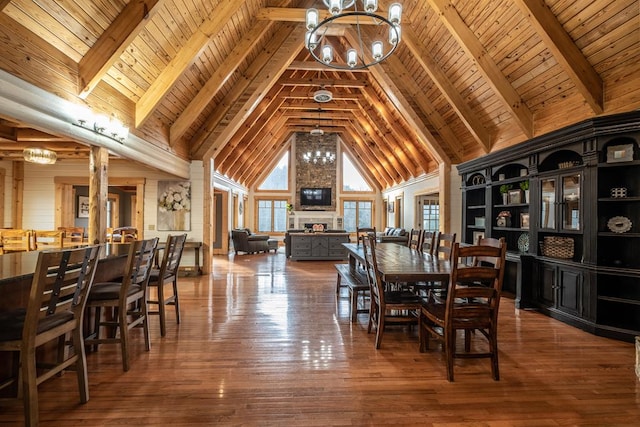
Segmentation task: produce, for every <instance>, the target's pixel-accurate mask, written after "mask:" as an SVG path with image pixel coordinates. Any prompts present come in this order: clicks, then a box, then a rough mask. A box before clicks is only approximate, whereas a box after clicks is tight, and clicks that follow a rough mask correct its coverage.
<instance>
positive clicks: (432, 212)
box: [422, 198, 440, 231]
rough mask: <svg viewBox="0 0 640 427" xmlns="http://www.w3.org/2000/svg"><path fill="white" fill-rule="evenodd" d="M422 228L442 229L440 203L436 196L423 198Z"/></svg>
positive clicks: (427, 229)
mask: <svg viewBox="0 0 640 427" xmlns="http://www.w3.org/2000/svg"><path fill="white" fill-rule="evenodd" d="M422 229H423V230H425V231H438V230H439V229H440V204H439V202H438V199H436V198H423V199H422Z"/></svg>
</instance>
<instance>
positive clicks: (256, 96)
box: [205, 26, 305, 157]
mask: <svg viewBox="0 0 640 427" xmlns="http://www.w3.org/2000/svg"><path fill="white" fill-rule="evenodd" d="M304 32H305V29H304V27H302V26H298V27H297V28H294V29H293V31H291V33H290V36H289V37H288V38H287V39H286V40H285V42H284V43H282V45H281V46H280V48H279V49H277V50H276V51H275V52H273V54H272V55H271V56H270V58H269V60H268V61H267V64H266V65H265V66H264V68H263V69H262V70H261V71H260V73H259V74H258V75H257V76H256V78H255V79H253V81H252V82H251V84H250V85H249V87H248V88H247V91H246V92H245V94H244V95H243V96H242V97H241V98H240V100H238V101H237V102H236V103H235V104H236V105H235V106H234V109H233V110H234V112H233V115H232V117H231V119H230V120H229V121H228V122H227V123H225V124H224V125H221V126H218V127H217V128H216V129H214V131H213V132H212V133H211V134H210V135H209V137H208V138H207V142H208V144H206V145H208V147H207V151H206V154H205V157H209V156H213V155H214V153H215V151H217V150H220V149H221V148H222V147H224V146H225V145H226V144H227V142H228V141H229V139H230V138H231V136H232V135H233V134H234V133H235V132H236V131H237V129H238V128H239V127H240V126H241V125H242V123H243V122H244V120H245V119H246V118H247V117H248V116H249V115H250V114H251V112H252V111H253V110H254V109H255V107H256V106H257V105H258V103H259V102H260V101H261V100H262V98H263V97H264V95H265V94H266V93H267V92H268V90H269V89H270V88H271V86H273V85H274V84H275V83H276V82H277V81H278V78H279V77H280V75H281V74H282V73H283V72H284V70H285V69H286V67H287V65H289V63H290V62H291V61H293V59H294V58H295V57H296V56H297V55H298V53H299V52H300V49H302V47H303V46H304Z"/></svg>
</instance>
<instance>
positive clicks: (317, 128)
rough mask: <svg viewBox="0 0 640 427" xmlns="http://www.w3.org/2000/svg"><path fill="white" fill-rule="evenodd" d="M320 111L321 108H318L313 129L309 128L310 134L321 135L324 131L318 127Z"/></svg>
mask: <svg viewBox="0 0 640 427" xmlns="http://www.w3.org/2000/svg"><path fill="white" fill-rule="evenodd" d="M321 112H322V108H318V123H317V124H316V127H315V128H314V129H311V131H310V132H309V134H310V135H311V136H322V135H324V131H323V130H322V129H320V113H321Z"/></svg>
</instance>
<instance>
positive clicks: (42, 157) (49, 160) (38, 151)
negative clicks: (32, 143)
mask: <svg viewBox="0 0 640 427" xmlns="http://www.w3.org/2000/svg"><path fill="white" fill-rule="evenodd" d="M22 157H23V158H24V160H25V161H27V162H31V163H38V164H41V165H52V164H54V163H55V162H56V160H57V159H58V155H57V154H56V152H55V151H52V150H47V149H46V148H25V149H24V150H23V151H22Z"/></svg>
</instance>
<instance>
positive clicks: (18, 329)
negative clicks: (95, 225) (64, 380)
mask: <svg viewBox="0 0 640 427" xmlns="http://www.w3.org/2000/svg"><path fill="white" fill-rule="evenodd" d="M99 250H100V248H99V247H98V246H91V247H86V248H81V249H69V250H64V251H43V252H40V253H39V254H38V261H37V263H36V268H35V272H34V274H33V280H32V283H31V291H30V294H29V301H28V303H27V307H26V309H24V308H22V309H17V310H13V311H9V312H3V313H0V351H9V352H16V353H18V354H19V360H20V363H19V365H20V366H19V368H18V370H17V372H16V373H15V376H14V381H17V382H19V384H18V390H19V391H20V392H21V393H20V392H19V393H18V394H19V397H22V399H23V405H24V417H25V425H27V426H37V425H38V385H39V384H41V383H42V382H44V381H45V380H47V379H49V378H52V377H53V376H55V375H56V374H58V373H60V372H62V371H63V370H64V369H67V368H69V367H72V366H73V367H74V370H75V371H76V375H77V378H78V389H79V391H80V402H81V403H86V402H87V401H88V400H89V383H88V381H87V364H86V357H85V350H84V342H83V336H82V324H83V316H84V309H85V303H86V296H87V294H88V292H89V291H90V289H91V285H92V283H93V278H94V275H95V271H96V268H95V267H96V262H97V259H98V252H99ZM68 335H70V340H68V339H67V336H68ZM56 340H57V342H58V351H57V360H55V361H48V362H47V363H46V364H45V363H44V361H41V360H39V361H38V362H41V363H36V362H37V361H36V358H37V357H38V358H39V357H40V352H39V351H36V349H37V348H38V347H41V346H43V345H44V344H47V343H50V342H52V341H56ZM6 384H7V385H11V384H10V383H9V382H7V383H6ZM20 394H21V396H20Z"/></svg>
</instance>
